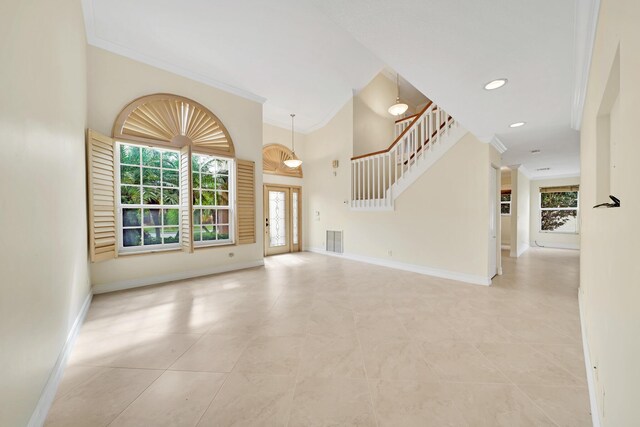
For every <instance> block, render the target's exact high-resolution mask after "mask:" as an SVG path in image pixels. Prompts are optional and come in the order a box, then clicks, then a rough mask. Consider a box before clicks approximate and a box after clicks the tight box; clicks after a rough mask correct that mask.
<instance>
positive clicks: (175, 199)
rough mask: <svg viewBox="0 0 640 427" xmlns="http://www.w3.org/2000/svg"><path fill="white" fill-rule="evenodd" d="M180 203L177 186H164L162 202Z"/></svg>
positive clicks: (168, 203) (165, 203) (166, 203)
mask: <svg viewBox="0 0 640 427" xmlns="http://www.w3.org/2000/svg"><path fill="white" fill-rule="evenodd" d="M179 203H180V193H179V192H178V189H177V188H164V189H163V190H162V204H164V205H177V204H179Z"/></svg>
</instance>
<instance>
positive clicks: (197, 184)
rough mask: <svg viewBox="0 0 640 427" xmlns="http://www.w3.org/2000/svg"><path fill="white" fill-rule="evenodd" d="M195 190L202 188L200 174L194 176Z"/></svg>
mask: <svg viewBox="0 0 640 427" xmlns="http://www.w3.org/2000/svg"><path fill="white" fill-rule="evenodd" d="M193 188H200V174H198V173H194V174H193Z"/></svg>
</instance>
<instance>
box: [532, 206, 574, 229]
mask: <svg viewBox="0 0 640 427" xmlns="http://www.w3.org/2000/svg"><path fill="white" fill-rule="evenodd" d="M540 229H541V230H542V231H555V232H560V233H575V232H577V230H578V211H577V210H573V209H572V210H545V211H542V212H541V217H540Z"/></svg>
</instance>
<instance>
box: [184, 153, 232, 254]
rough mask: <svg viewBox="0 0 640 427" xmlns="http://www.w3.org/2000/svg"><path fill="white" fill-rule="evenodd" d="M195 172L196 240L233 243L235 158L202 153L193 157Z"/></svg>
mask: <svg viewBox="0 0 640 427" xmlns="http://www.w3.org/2000/svg"><path fill="white" fill-rule="evenodd" d="M191 163H192V173H193V176H192V178H193V241H194V243H195V244H199V245H207V244H216V243H230V242H231V241H232V240H233V239H232V235H231V221H232V212H231V203H232V200H233V195H232V194H231V193H232V188H233V185H232V183H231V182H230V176H231V175H230V174H229V171H230V170H231V166H232V161H231V160H229V159H222V158H219V157H214V156H207V155H203V154H193V155H192V157H191Z"/></svg>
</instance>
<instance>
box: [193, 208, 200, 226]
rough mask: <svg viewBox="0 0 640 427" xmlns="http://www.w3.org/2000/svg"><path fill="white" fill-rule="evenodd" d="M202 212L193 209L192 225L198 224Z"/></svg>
mask: <svg viewBox="0 0 640 427" xmlns="http://www.w3.org/2000/svg"><path fill="white" fill-rule="evenodd" d="M201 212H202V209H194V210H193V223H194V224H200V213H201Z"/></svg>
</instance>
